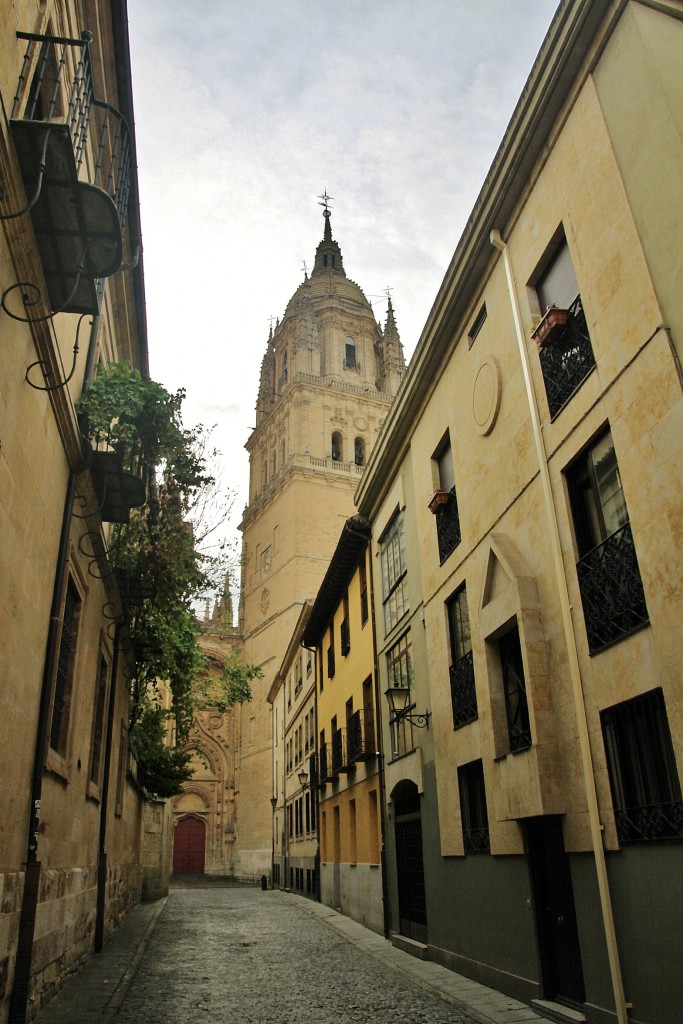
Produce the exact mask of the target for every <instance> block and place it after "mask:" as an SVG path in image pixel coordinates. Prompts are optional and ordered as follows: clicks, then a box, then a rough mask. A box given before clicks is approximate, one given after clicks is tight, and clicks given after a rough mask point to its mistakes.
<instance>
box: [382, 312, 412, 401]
mask: <svg viewBox="0 0 683 1024" xmlns="http://www.w3.org/2000/svg"><path fill="white" fill-rule="evenodd" d="M379 364H380V374H381V379H380V381H379V382H378V384H379V387H380V390H381V391H384V392H385V393H386V394H388V395H395V394H396V392H397V391H398V387H399V384H400V383H401V380H402V378H403V375H404V373H405V372H406V360H405V356H404V354H403V345H402V343H401V338H400V335H399V333H398V328H397V326H396V319H395V317H394V307H393V305H392V304H391V296H389V304H388V306H387V319H386V323H385V325H384V332H383V334H382V341H381V343H380V359H379Z"/></svg>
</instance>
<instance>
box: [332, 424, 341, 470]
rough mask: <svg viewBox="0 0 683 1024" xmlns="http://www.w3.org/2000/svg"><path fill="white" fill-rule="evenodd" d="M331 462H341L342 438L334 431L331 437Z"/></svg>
mask: <svg viewBox="0 0 683 1024" xmlns="http://www.w3.org/2000/svg"><path fill="white" fill-rule="evenodd" d="M331 454H332V461H333V462H341V460H342V436H341V434H340V433H339V431H338V430H335V432H334V434H333V435H332V451H331Z"/></svg>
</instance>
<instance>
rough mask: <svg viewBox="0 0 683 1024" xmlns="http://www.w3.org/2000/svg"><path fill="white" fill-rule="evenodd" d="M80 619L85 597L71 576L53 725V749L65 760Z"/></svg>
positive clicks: (51, 730) (66, 599)
mask: <svg viewBox="0 0 683 1024" xmlns="http://www.w3.org/2000/svg"><path fill="white" fill-rule="evenodd" d="M80 617H81V596H80V594H79V592H78V589H77V587H76V584H75V582H74V580H73V578H72V577H71V576H70V577H69V579H68V582H67V585H66V597H65V600H64V611H63V614H62V635H61V639H60V642H59V655H58V657H57V675H56V678H55V687H54V694H53V698H52V722H51V726H50V747H51V749H52V750H55V751H56V752H57V753H58V754H59V755H60V756H61V757H66V752H67V738H68V735H69V721H70V718H71V697H72V691H73V681H74V672H75V668H76V645H77V641H78V624H79V621H80Z"/></svg>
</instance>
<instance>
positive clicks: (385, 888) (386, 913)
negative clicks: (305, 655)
mask: <svg viewBox="0 0 683 1024" xmlns="http://www.w3.org/2000/svg"><path fill="white" fill-rule="evenodd" d="M367 550H368V551H369V553H370V573H369V575H370V614H371V616H372V646H373V652H374V651H376V650H377V628H376V619H375V577H374V573H373V562H372V544H371V542H370V541H368V548H367ZM373 667H374V673H375V680H374V683H375V685H374V691H375V741H376V743H377V755H378V761H379V768H378V772H377V774H378V776H379V822H380V871H381V872H382V912H383V923H384V938H385V939H390V938H391V904H390V902H389V879H388V878H387V808H386V802H385V801H386V785H385V778H384V733H383V730H382V707H381V703H380V699H379V698H380V693H379V661H378V658H377V656H376V655H375V656H374V657H373Z"/></svg>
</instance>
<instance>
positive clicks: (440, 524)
mask: <svg viewBox="0 0 683 1024" xmlns="http://www.w3.org/2000/svg"><path fill="white" fill-rule="evenodd" d="M435 516H436V536H437V539H438V544H439V561H440V562H445V561H446V559H447V558H448V556H449V555H450V553H451V551H453V549H454V548H456V547H457V546H458V544H459V543H460V515H459V513H458V502H457V499H456V497H455V487H452V488H451V490H450V491H449V493H448V501H447V502H446V503H445V504H444V505H442V506H441V508H440V509H438V510H437V512H436V513H435Z"/></svg>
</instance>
